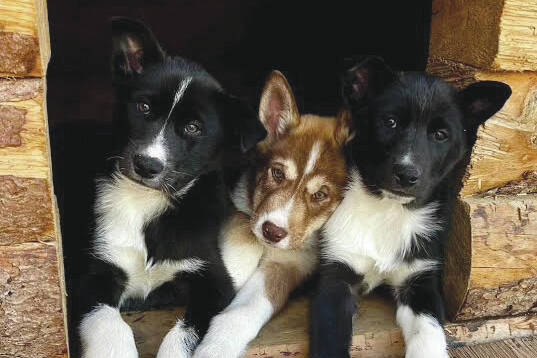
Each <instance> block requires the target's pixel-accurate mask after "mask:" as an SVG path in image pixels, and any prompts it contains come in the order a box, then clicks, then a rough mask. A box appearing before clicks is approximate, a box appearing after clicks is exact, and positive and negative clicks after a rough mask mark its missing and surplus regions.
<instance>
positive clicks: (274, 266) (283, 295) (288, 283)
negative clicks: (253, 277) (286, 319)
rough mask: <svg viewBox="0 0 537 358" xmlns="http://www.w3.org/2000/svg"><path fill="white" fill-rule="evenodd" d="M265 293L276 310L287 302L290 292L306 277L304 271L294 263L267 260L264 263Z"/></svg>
mask: <svg viewBox="0 0 537 358" xmlns="http://www.w3.org/2000/svg"><path fill="white" fill-rule="evenodd" d="M264 272H265V294H266V295H267V297H268V299H269V300H270V302H271V303H272V307H274V309H275V311H277V310H279V309H280V308H281V307H283V306H284V305H285V303H286V302H287V298H288V297H289V293H290V292H291V291H293V290H294V289H295V287H297V286H298V285H299V284H300V282H301V281H302V280H303V279H304V273H303V272H302V271H301V270H299V269H298V268H297V267H296V266H294V265H289V264H284V263H280V262H267V263H266V264H265V265H264Z"/></svg>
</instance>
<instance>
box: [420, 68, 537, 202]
mask: <svg viewBox="0 0 537 358" xmlns="http://www.w3.org/2000/svg"><path fill="white" fill-rule="evenodd" d="M427 71H428V72H430V73H432V74H434V75H437V76H439V77H441V78H443V79H445V80H446V81H448V82H451V83H452V84H454V85H455V86H458V87H463V86H466V85H468V84H470V83H472V82H476V81H481V80H494V81H501V82H505V83H507V84H509V85H510V86H511V88H512V90H513V94H512V95H511V97H510V98H509V100H508V101H507V103H506V104H505V106H504V107H503V108H502V109H501V110H500V111H499V112H498V113H497V114H496V115H495V116H493V117H492V118H491V119H489V120H488V121H487V122H486V123H485V125H484V126H482V127H481V128H480V129H479V131H478V138H477V142H476V144H475V146H474V149H473V152H472V156H471V160H470V165H469V167H468V169H467V173H466V176H465V179H464V187H463V189H462V191H461V195H462V196H466V195H471V194H474V193H480V192H484V191H486V190H488V189H491V188H497V187H501V186H503V185H505V184H506V183H507V182H509V181H512V180H516V179H520V178H521V177H522V176H523V175H524V173H525V172H527V171H532V170H535V168H537V72H523V73H515V72H506V73H495V72H488V71H480V70H477V69H475V68H473V67H469V66H465V65H462V64H460V63H457V62H452V61H443V60H442V61H440V60H434V59H431V60H430V61H429V63H428V66H427Z"/></svg>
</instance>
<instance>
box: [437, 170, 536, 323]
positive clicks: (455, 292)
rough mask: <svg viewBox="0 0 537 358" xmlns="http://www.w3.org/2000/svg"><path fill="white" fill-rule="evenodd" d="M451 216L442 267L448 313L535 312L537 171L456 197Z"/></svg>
mask: <svg viewBox="0 0 537 358" xmlns="http://www.w3.org/2000/svg"><path fill="white" fill-rule="evenodd" d="M453 221H454V227H453V230H452V235H451V237H450V240H449V242H448V245H447V247H446V261H445V268H444V291H445V292H446V308H447V312H448V316H449V318H450V319H452V320H454V321H461V320H468V319H475V318H480V317H493V316H506V315H517V314H525V313H528V312H537V172H535V173H534V174H532V175H527V176H526V178H525V180H523V181H519V182H515V183H511V184H510V185H508V186H506V187H504V188H500V189H494V190H492V191H490V192H487V193H485V194H483V195H474V196H467V197H463V198H460V202H459V205H458V207H457V210H456V211H455V214H454V220H453Z"/></svg>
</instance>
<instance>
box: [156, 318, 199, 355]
mask: <svg viewBox="0 0 537 358" xmlns="http://www.w3.org/2000/svg"><path fill="white" fill-rule="evenodd" d="M197 342H198V335H197V334H196V332H195V331H194V329H193V328H192V327H186V326H185V324H184V323H183V322H182V321H181V320H178V321H177V323H176V324H175V326H174V327H173V328H172V329H171V330H170V331H169V332H168V333H167V334H166V336H165V337H164V339H163V340H162V343H161V344H160V347H159V349H158V354H157V358H189V357H191V356H192V351H193V350H194V347H195V345H196V343H197Z"/></svg>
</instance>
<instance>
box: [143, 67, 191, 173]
mask: <svg viewBox="0 0 537 358" xmlns="http://www.w3.org/2000/svg"><path fill="white" fill-rule="evenodd" d="M190 82H192V77H186V78H185V79H184V80H182V81H181V82H179V85H178V86H177V90H176V91H175V94H174V96H173V102H172V106H171V108H170V111H169V112H168V116H167V117H166V120H165V121H164V124H163V125H162V128H161V129H160V131H159V132H158V134H157V136H156V137H155V139H153V142H152V143H151V144H150V145H149V146H148V147H147V148H146V149H145V151H144V152H145V154H146V155H147V156H149V157H152V158H157V159H160V160H161V161H162V162H163V163H165V162H166V157H167V152H168V151H167V149H166V141H165V139H164V130H165V129H166V125H167V124H168V121H169V120H170V116H171V114H172V112H173V109H174V108H175V106H176V105H177V103H179V101H180V100H181V98H183V96H184V94H185V92H186V89H187V88H188V85H190Z"/></svg>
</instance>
